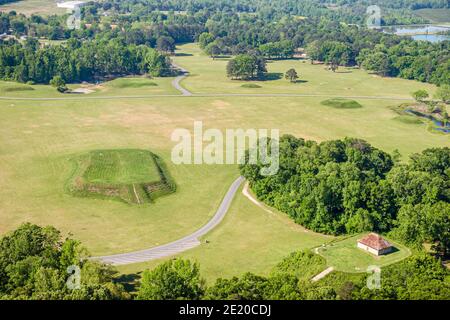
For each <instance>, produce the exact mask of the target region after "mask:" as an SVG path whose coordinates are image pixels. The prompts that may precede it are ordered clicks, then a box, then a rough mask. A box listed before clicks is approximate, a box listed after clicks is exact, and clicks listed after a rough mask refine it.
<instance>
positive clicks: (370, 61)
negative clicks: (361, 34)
mask: <svg viewBox="0 0 450 320" xmlns="http://www.w3.org/2000/svg"><path fill="white" fill-rule="evenodd" d="M360 55H363V58H361V57H359V61H360V64H361V66H362V67H363V68H364V69H366V70H369V71H373V72H375V73H377V74H379V75H380V76H387V75H389V70H390V65H389V56H388V55H387V54H386V53H384V52H380V51H375V52H370V53H369V52H367V53H366V52H362V53H360Z"/></svg>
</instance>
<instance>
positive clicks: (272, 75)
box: [261, 72, 283, 81]
mask: <svg viewBox="0 0 450 320" xmlns="http://www.w3.org/2000/svg"><path fill="white" fill-rule="evenodd" d="M281 78H283V74H282V73H281V72H268V73H266V74H265V75H264V78H263V79H261V80H263V81H273V80H280V79H281Z"/></svg>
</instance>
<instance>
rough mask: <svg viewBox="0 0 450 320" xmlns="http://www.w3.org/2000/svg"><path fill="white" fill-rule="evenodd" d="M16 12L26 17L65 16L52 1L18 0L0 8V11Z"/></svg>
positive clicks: (63, 10) (61, 9)
mask: <svg viewBox="0 0 450 320" xmlns="http://www.w3.org/2000/svg"><path fill="white" fill-rule="evenodd" d="M13 10H14V11H16V12H17V13H23V14H25V15H27V16H31V15H32V14H39V15H43V16H49V15H53V14H65V13H66V10H65V9H64V8H58V7H57V6H56V1H54V0H20V1H16V2H11V3H6V4H3V5H1V6H0V11H2V12H9V11H13Z"/></svg>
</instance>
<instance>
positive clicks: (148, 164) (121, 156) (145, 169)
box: [83, 149, 161, 184]
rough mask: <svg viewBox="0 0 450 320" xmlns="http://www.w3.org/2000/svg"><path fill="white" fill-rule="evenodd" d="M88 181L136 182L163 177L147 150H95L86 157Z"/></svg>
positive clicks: (156, 179) (86, 179)
mask: <svg viewBox="0 0 450 320" xmlns="http://www.w3.org/2000/svg"><path fill="white" fill-rule="evenodd" d="M86 161H87V162H88V165H87V166H86V171H85V172H84V173H83V178H84V180H85V181H86V182H87V183H106V184H134V183H146V182H153V181H159V180H160V179H161V177H160V175H159V171H158V168H157V167H156V165H155V163H154V160H153V158H152V155H151V153H150V152H148V151H145V150H133V149H131V150H130V149H119V150H95V151H92V152H90V153H89V159H86Z"/></svg>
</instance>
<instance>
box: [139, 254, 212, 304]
mask: <svg viewBox="0 0 450 320" xmlns="http://www.w3.org/2000/svg"><path fill="white" fill-rule="evenodd" d="M204 286H205V284H204V280H203V279H202V278H201V277H200V271H199V266H198V265H197V264H196V263H192V262H191V261H189V260H183V259H173V260H169V261H167V262H164V263H162V264H160V265H159V266H158V267H156V268H155V269H154V270H151V271H149V270H147V271H144V273H143V275H142V280H141V285H140V287H139V292H138V296H137V298H138V299H140V300H179V299H189V300H196V299H200V298H201V297H202V296H203V294H204Z"/></svg>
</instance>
